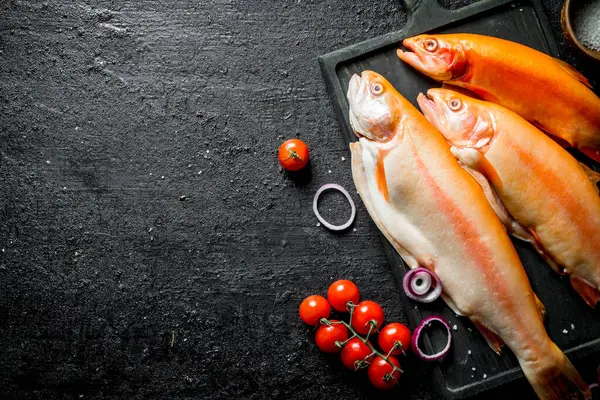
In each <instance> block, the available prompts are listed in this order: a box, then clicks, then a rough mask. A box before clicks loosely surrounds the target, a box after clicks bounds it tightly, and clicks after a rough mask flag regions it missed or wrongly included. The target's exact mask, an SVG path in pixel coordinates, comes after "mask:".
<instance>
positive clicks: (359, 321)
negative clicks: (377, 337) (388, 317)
mask: <svg viewBox="0 0 600 400" xmlns="http://www.w3.org/2000/svg"><path fill="white" fill-rule="evenodd" d="M373 320H375V321H377V329H378V328H379V327H380V326H381V324H383V310H382V309H381V306H380V305H379V304H377V303H375V302H374V301H371V300H364V301H361V302H360V303H358V305H357V306H356V307H354V311H353V314H352V321H351V324H350V325H352V327H353V328H354V330H355V331H356V332H358V333H359V334H361V335H366V334H367V333H369V328H370V326H371V321H373ZM374 332H375V329H373V330H372V331H371V333H374Z"/></svg>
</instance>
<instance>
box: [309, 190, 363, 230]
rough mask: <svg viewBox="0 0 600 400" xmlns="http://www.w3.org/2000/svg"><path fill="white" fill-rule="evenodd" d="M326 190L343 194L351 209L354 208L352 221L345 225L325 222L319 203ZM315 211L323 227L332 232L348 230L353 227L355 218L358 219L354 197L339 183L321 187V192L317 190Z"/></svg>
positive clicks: (314, 202) (314, 203) (314, 201)
mask: <svg viewBox="0 0 600 400" xmlns="http://www.w3.org/2000/svg"><path fill="white" fill-rule="evenodd" d="M326 190H337V191H338V192H341V193H342V194H343V195H344V196H345V197H346V199H347V200H348V203H350V207H351V208H352V214H351V215H350V219H349V220H348V221H346V223H344V224H343V225H333V224H330V223H329V222H327V221H325V220H324V219H323V217H321V214H319V210H318V207H317V203H318V202H319V197H320V196H321V193H323V192H324V191H326ZM313 211H314V213H315V215H316V216H317V219H318V220H319V222H320V223H322V224H323V226H325V227H326V228H327V229H330V230H332V231H343V230H345V229H348V227H349V226H350V225H352V223H353V222H354V218H355V217H356V206H355V205H354V202H353V201H352V197H350V194H349V193H348V192H347V191H346V189H344V188H343V187H341V186H340V185H338V184H337V183H328V184H326V185H323V186H321V187H320V188H319V190H317V193H316V194H315V198H314V200H313Z"/></svg>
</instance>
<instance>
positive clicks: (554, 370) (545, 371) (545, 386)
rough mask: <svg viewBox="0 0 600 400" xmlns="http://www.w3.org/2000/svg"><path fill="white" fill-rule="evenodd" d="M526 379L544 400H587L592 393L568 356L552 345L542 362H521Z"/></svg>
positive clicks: (589, 399)
mask: <svg viewBox="0 0 600 400" xmlns="http://www.w3.org/2000/svg"><path fill="white" fill-rule="evenodd" d="M519 362H520V364H521V368H522V369H523V372H524V373H525V377H526V378H527V380H528V381H529V383H531V386H532V387H533V390H534V391H535V393H536V394H537V395H538V397H539V398H540V399H542V400H562V399H585V400H591V398H592V393H591V391H590V389H589V387H588V385H587V384H586V383H585V382H584V380H583V379H582V378H581V376H580V375H579V372H577V370H576V369H575V367H574V366H573V364H571V361H569V359H568V358H567V356H566V355H565V354H564V353H563V352H562V351H561V350H560V349H559V348H558V347H557V346H556V345H555V344H554V343H551V349H550V351H549V352H544V357H543V360H542V361H535V362H527V361H521V360H519Z"/></svg>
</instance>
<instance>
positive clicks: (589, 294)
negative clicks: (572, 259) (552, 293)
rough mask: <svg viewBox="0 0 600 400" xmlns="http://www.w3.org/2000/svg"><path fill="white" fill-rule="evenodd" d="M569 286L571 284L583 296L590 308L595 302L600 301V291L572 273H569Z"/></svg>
mask: <svg viewBox="0 0 600 400" xmlns="http://www.w3.org/2000/svg"><path fill="white" fill-rule="evenodd" d="M571 286H573V289H575V291H576V292H577V293H579V295H580V296H581V297H583V300H584V301H585V302H586V303H587V305H588V306H590V307H592V308H595V307H596V304H597V303H598V301H600V292H598V289H597V288H595V287H594V286H592V285H591V284H589V283H588V282H587V281H585V280H583V279H581V278H579V277H577V276H574V275H571Z"/></svg>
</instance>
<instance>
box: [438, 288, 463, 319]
mask: <svg viewBox="0 0 600 400" xmlns="http://www.w3.org/2000/svg"><path fill="white" fill-rule="evenodd" d="M442 299H444V301H445V302H446V305H448V307H449V308H450V309H451V310H452V311H453V312H454V314H456V315H458V316H459V317H464V316H465V313H463V312H461V311H460V310H459V308H458V307H457V306H456V303H455V302H454V300H452V299H451V298H450V296H448V295H447V294H445V293H442Z"/></svg>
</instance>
